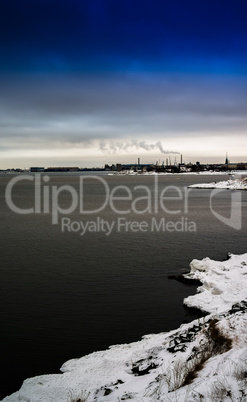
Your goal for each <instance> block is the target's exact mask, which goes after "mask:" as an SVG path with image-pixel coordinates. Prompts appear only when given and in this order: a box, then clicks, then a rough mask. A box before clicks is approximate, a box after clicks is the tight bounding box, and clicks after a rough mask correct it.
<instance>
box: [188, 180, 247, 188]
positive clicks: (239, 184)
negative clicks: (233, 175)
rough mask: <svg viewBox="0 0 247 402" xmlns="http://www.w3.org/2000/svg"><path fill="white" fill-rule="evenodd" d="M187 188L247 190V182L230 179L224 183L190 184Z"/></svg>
mask: <svg viewBox="0 0 247 402" xmlns="http://www.w3.org/2000/svg"><path fill="white" fill-rule="evenodd" d="M188 187H189V188H209V189H214V188H218V189H227V190H247V180H246V178H244V179H230V180H226V181H220V182H218V183H216V182H212V183H201V184H191V185H190V186H188Z"/></svg>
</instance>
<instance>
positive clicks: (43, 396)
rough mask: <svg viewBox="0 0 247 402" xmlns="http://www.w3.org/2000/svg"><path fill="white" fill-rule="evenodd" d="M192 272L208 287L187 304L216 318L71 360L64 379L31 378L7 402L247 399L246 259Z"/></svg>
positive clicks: (196, 264)
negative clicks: (191, 376)
mask: <svg viewBox="0 0 247 402" xmlns="http://www.w3.org/2000/svg"><path fill="white" fill-rule="evenodd" d="M190 268H191V271H190V273H189V274H186V275H185V276H186V277H188V278H192V279H197V280H198V279H199V280H200V281H201V283H202V286H200V287H199V288H198V293H197V294H196V295H193V296H190V297H188V298H186V299H185V301H184V302H185V304H186V305H187V306H191V307H192V306H193V307H199V308H200V309H202V310H204V311H207V312H208V313H210V314H209V315H207V316H206V317H204V318H203V319H200V320H195V321H193V322H191V323H189V324H184V325H182V326H181V327H180V328H179V329H176V330H174V331H170V332H169V333H160V334H151V335H146V336H144V337H143V339H142V340H140V341H139V342H134V343H131V344H124V345H116V346H112V347H110V348H109V349H108V350H105V351H100V352H95V353H92V354H90V355H88V356H84V357H82V358H80V359H73V360H69V361H67V362H66V363H65V364H64V365H63V366H62V368H61V371H62V374H56V375H43V376H38V377H34V378H30V379H27V380H25V381H24V383H23V385H22V387H21V389H20V390H19V391H18V392H16V393H15V394H13V395H11V396H9V397H6V398H5V399H3V401H4V402H17V401H19V402H20V401H21V402H24V401H30V402H38V401H40V402H41V401H42V402H46V401H47V402H48V401H53V402H63V401H66V402H68V401H70V402H72V401H76V400H80V399H81V400H82V401H83V400H87V401H88V402H92V401H99V402H104V401H105V402H116V401H118V400H129V399H132V400H133V401H136V402H145V401H147V402H148V401H150V402H151V401H184V400H186V401H188V402H189V401H191V402H192V401H193V402H194V401H199V400H201V399H200V398H201V397H203V398H204V399H203V400H204V401H213V400H222V401H223V400H224V401H228V400H229V401H230V400H234V401H235V400H236V401H237V400H247V391H246V389H247V377H246V372H247V370H246V360H247V348H246V342H247V329H246V328H247V325H246V324H247V301H246V297H247V290H246V289H247V286H246V285H247V254H243V255H239V256H237V255H230V258H229V259H228V260H227V261H223V262H219V261H213V260H210V259H209V258H205V259H203V260H202V261H198V260H193V261H192V262H191V264H190ZM216 318H217V321H215V319H216ZM147 319H149V318H148V317H147ZM215 328H216V329H215ZM222 334H223V335H222ZM229 345H230V346H229ZM199 363H200V364H199ZM199 366H200V368H198V367H199ZM188 372H190V373H191V372H194V379H193V382H192V384H187V383H186V381H187V378H188V377H187V375H188ZM187 382H188V381H187ZM241 398H242V399H241Z"/></svg>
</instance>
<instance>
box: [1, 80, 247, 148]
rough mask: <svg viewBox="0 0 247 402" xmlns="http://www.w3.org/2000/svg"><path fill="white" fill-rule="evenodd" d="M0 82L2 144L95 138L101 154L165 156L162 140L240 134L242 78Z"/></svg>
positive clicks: (244, 105)
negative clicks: (154, 153) (156, 151)
mask: <svg viewBox="0 0 247 402" xmlns="http://www.w3.org/2000/svg"><path fill="white" fill-rule="evenodd" d="M3 78H4V79H3ZM0 84H1V93H0V121H1V123H0V137H1V138H8V139H10V138H16V137H20V138H26V139H34V138H39V139H42V140H43V141H47V142H48V143H49V141H51V140H54V141H61V142H70V143H83V142H90V141H95V140H98V141H108V145H105V147H104V146H103V147H102V145H101V149H102V150H103V149H105V151H106V150H108V151H109V152H114V147H115V148H116V151H115V152H118V151H120V150H124V148H125V150H126V152H127V151H128V150H129V149H130V147H132V148H133V147H136V149H138V147H139V148H142V149H146V150H151V149H159V150H160V152H162V153H164V151H165V150H162V148H161V146H160V148H159V145H157V144H159V142H158V141H159V140H160V139H161V138H164V142H165V143H167V142H168V141H169V140H170V139H173V138H185V137H186V136H187V135H188V133H189V134H190V136H197V138H199V137H200V136H203V135H204V133H205V131H208V132H209V131H211V132H214V133H215V132H218V133H219V135H224V133H225V134H227V133H231V132H232V130H233V129H234V128H235V129H236V130H237V131H238V132H239V133H241V132H245V130H246V123H247V119H246V110H247V96H246V93H247V83H246V81H245V80H244V79H236V78H234V80H233V79H232V78H231V77H223V78H220V79H219V78H218V79H216V78H214V77H193V78H188V77H187V78H186V79H185V77H184V76H172V75H170V76H167V75H166V76H162V75H159V76H158V75H157V76H155V75H144V74H143V75H113V76H111V77H110V76H106V77H93V76H91V77H88V76H87V77H85V76H79V75H78V76H73V77H72V76H62V75H61V76H60V77H58V76H54V77H51V76H49V77H46V76H45V75H43V76H38V75H36V76H29V77H28V78H27V77H26V78H25V77H24V76H23V77H16V78H15V79H14V78H13V77H2V78H1V82H0ZM133 135H134V136H135V138H136V142H133V141H132V140H131V139H132V138H133ZM150 138H152V141H151V142H150ZM109 141H115V145H109V144H110V142H109ZM117 141H118V145H116V143H117ZM131 141H132V142H131ZM134 143H135V145H134ZM162 143H163V141H162ZM128 144H132V145H128ZM107 147H108V148H107Z"/></svg>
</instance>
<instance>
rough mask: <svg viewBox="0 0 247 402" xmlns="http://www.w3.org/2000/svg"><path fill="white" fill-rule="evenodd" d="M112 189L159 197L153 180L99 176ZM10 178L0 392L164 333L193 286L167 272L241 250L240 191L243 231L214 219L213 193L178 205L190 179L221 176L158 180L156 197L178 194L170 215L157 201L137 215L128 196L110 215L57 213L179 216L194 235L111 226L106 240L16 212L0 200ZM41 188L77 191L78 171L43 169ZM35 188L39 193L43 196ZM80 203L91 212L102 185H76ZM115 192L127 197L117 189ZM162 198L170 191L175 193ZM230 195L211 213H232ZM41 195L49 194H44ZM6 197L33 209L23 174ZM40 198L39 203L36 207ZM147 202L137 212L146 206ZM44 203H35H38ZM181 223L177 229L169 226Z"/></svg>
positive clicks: (1, 283)
mask: <svg viewBox="0 0 247 402" xmlns="http://www.w3.org/2000/svg"><path fill="white" fill-rule="evenodd" d="M102 177H104V180H106V183H107V184H108V185H109V188H110V189H111V190H112V189H114V188H115V187H116V186H118V185H122V186H123V185H124V186H128V188H129V194H131V195H133V199H136V197H141V196H144V195H145V190H144V189H143V188H142V189H141V188H139V189H138V190H134V188H135V186H138V185H143V186H147V188H148V189H149V190H150V196H151V200H152V202H153V203H154V202H155V195H156V196H157V193H156V190H157V187H155V181H154V180H155V179H154V176H102ZM11 178H12V176H2V177H0V189H1V192H0V195H1V199H0V204H1V217H0V219H1V234H0V244H1V265H0V279H1V280H0V287H1V304H0V312H1V333H0V336H1V339H0V347H1V366H2V371H3V374H2V376H1V379H2V384H1V397H4V396H6V395H7V394H10V393H12V392H14V391H16V390H17V389H18V388H19V387H20V386H21V383H22V381H23V380H24V379H25V378H27V377H31V376H35V375H39V374H45V373H56V372H59V368H60V366H61V365H62V363H64V362H65V361H66V360H68V359H71V358H76V357H81V356H83V355H85V354H88V353H90V352H93V351H97V350H100V349H105V348H107V347H108V346H110V345H112V344H117V343H125V342H131V341H136V340H139V339H140V338H141V336H142V335H144V334H149V333H157V332H162V331H168V330H170V329H172V328H176V327H177V326H178V325H180V324H181V323H182V322H186V321H190V320H191V319H193V318H195V315H193V314H191V313H190V312H188V311H187V310H186V309H185V308H184V307H183V305H182V300H183V298H184V297H186V296H187V295H189V294H192V293H194V292H195V289H196V287H194V286H192V287H188V286H185V285H183V284H181V283H178V282H176V281H174V280H169V279H168V276H169V275H171V274H180V273H181V272H183V271H184V270H188V266H189V263H190V261H191V260H192V259H193V258H198V259H201V258H204V257H206V256H208V257H210V258H213V259H216V260H217V259H219V260H222V259H225V258H226V255H227V253H228V252H229V251H230V252H232V253H235V254H240V253H245V252H246V251H247V250H246V235H247V229H246V228H247V226H246V205H247V204H246V203H247V192H241V200H240V201H241V202H240V201H239V200H237V201H236V200H235V201H234V205H233V207H234V208H238V209H239V210H240V209H242V228H241V229H240V230H236V229H234V228H232V227H230V226H227V225H225V224H224V223H222V222H220V220H218V219H217V218H216V217H215V216H214V215H213V213H212V212H211V211H210V207H209V198H210V194H211V190H196V189H195V190H193V191H190V193H189V196H188V211H187V210H186V205H185V190H184V189H186V188H187V186H188V185H189V184H193V183H196V182H198V183H200V182H209V181H212V180H217V181H218V180H222V179H225V178H227V177H224V176H223V177H222V176H218V177H217V176H211V177H209V176H196V175H191V176H188V175H186V176H182V175H180V176H179V178H177V176H176V175H171V176H159V178H158V197H159V196H160V194H161V191H162V190H163V189H164V188H165V187H167V186H170V185H173V186H177V187H178V188H179V189H180V190H181V199H180V200H178V199H173V200H172V199H170V200H166V208H167V209H168V210H169V211H173V212H174V211H178V210H179V209H181V212H180V213H178V214H171V213H168V212H164V211H163V210H162V209H161V208H160V207H159V208H158V210H157V211H154V206H152V212H150V213H149V212H146V213H143V214H136V213H135V212H133V211H132V208H131V201H130V200H121V201H114V202H115V206H117V207H118V209H120V210H122V211H123V210H127V209H128V208H129V209H131V211H130V213H128V214H121V215H118V214H116V213H115V212H113V211H112V208H111V207H110V206H109V205H107V206H106V207H105V208H104V209H103V210H102V211H101V212H99V213H97V214H94V215H87V216H85V215H81V214H80V213H79V210H78V208H77V209H76V210H75V211H74V212H73V213H71V214H69V213H68V214H65V215H64V217H68V218H69V219H71V222H72V221H73V222H74V221H80V220H82V221H84V222H86V221H93V220H95V219H96V218H97V216H98V217H100V218H101V219H104V220H105V221H108V222H114V221H116V220H117V219H118V218H119V217H121V218H127V219H128V220H131V221H137V222H142V221H145V222H147V225H151V222H152V218H153V217H155V218H156V219H157V222H159V220H160V219H162V218H163V217H165V219H166V222H167V221H172V222H177V221H178V220H181V219H184V220H185V221H186V222H187V223H189V222H192V221H193V222H195V224H196V231H194V232H189V231H167V230H166V231H162V230H160V231H157V230H156V231H155V230H154V231H151V229H150V228H151V226H149V228H148V230H147V231H140V230H139V231H136V232H134V231H131V230H129V231H126V230H124V229H123V230H121V231H118V230H117V227H115V228H114V229H113V232H112V233H111V234H110V235H109V236H106V235H105V233H103V232H102V231H100V232H98V233H97V232H90V233H86V234H85V235H84V236H80V233H76V232H68V231H64V232H62V230H61V218H62V216H61V215H59V217H58V224H57V225H52V215H51V213H46V214H44V213H41V214H27V215H20V214H17V213H14V212H13V211H11V210H10V209H9V207H8V206H7V205H6V200H5V190H6V185H7V184H8V182H9V181H10V179H11ZM41 183H42V186H44V185H45V186H47V189H48V188H49V189H50V192H51V186H57V187H60V186H63V185H70V186H73V188H74V189H75V191H76V193H78V194H79V176H78V175H76V174H75V175H70V176H69V175H68V176H66V175H50V176H49V182H43V179H42V178H41ZM43 189H44V188H43V187H42V190H41V194H42V197H43ZM83 191H84V197H85V209H86V208H91V209H92V208H95V209H96V208H98V207H99V206H100V205H102V203H103V201H102V200H104V192H103V187H102V184H101V183H99V182H97V181H96V180H94V179H90V178H89V179H87V181H86V182H85V183H84V187H83ZM115 195H119V196H120V195H121V196H122V197H123V196H124V197H126V195H127V193H126V191H125V190H124V189H119V191H118V193H116V194H115ZM166 196H173V197H178V193H176V190H175V189H170V191H168V192H167V193H166ZM231 196H232V191H222V192H219V193H218V194H217V195H216V196H215V197H214V202H213V205H214V209H215V210H217V211H218V213H220V214H221V215H222V216H225V217H229V216H230V205H231ZM45 199H46V200H48V199H50V200H51V198H49V197H48V198H47V194H46V195H45ZM13 201H14V202H15V204H16V205H17V206H19V207H20V208H31V207H32V206H33V205H34V183H33V182H31V181H28V180H23V181H20V182H18V183H16V184H15V186H14V188H13ZM70 202H71V198H70V195H69V193H68V192H65V191H64V192H63V193H61V194H60V196H59V205H60V206H61V208H62V207H63V208H68V207H69V205H70ZM42 203H43V201H42V202H41V204H42ZM146 205H147V201H146V200H145V199H143V200H139V201H138V203H137V204H136V208H137V209H138V210H139V211H140V210H144V209H145V206H146ZM41 207H42V208H43V204H42V205H41ZM177 228H178V229H179V228H180V229H181V225H180V226H178V227H177Z"/></svg>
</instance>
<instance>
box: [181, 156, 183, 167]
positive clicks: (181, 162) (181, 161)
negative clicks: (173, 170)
mask: <svg viewBox="0 0 247 402" xmlns="http://www.w3.org/2000/svg"><path fill="white" fill-rule="evenodd" d="M182 163H183V155H182V154H181V165H182Z"/></svg>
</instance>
